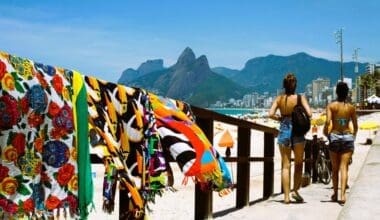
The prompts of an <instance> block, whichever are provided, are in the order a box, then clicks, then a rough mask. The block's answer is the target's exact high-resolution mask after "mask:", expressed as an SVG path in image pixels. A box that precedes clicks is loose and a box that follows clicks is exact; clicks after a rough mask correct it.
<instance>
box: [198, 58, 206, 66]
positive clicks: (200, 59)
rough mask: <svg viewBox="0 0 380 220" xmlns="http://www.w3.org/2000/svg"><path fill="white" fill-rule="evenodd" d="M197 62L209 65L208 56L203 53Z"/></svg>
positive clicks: (201, 64)
mask: <svg viewBox="0 0 380 220" xmlns="http://www.w3.org/2000/svg"><path fill="white" fill-rule="evenodd" d="M197 63H198V65H200V66H208V60H207V57H206V56H205V55H202V56H200V57H198V59H197Z"/></svg>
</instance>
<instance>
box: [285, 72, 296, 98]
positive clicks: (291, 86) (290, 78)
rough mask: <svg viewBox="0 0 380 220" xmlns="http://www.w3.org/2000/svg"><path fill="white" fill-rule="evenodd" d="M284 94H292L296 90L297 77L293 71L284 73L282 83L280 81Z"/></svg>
mask: <svg viewBox="0 0 380 220" xmlns="http://www.w3.org/2000/svg"><path fill="white" fill-rule="evenodd" d="M282 85H283V87H284V89H285V94H286V95H292V94H294V93H295V92H296V87H297V78H296V76H295V75H294V74H293V73H288V74H286V76H285V78H284V80H283V83H282Z"/></svg>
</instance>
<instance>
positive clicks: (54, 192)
mask: <svg viewBox="0 0 380 220" xmlns="http://www.w3.org/2000/svg"><path fill="white" fill-rule="evenodd" d="M71 75H72V73H71V72H70V71H68V70H65V69H61V68H56V67H51V66H46V65H43V64H39V63H35V62H33V61H30V60H26V59H22V58H19V57H16V56H12V55H9V54H6V53H3V52H0V81H1V85H0V147H1V158H0V212H1V213H2V215H3V216H8V217H7V218H11V216H17V215H18V216H20V215H23V214H25V215H26V216H29V217H32V216H35V217H49V216H50V217H51V216H53V215H54V213H55V210H57V212H56V214H58V213H59V211H58V210H59V209H61V208H62V209H64V211H65V212H66V211H68V212H69V214H71V215H72V216H75V215H76V214H78V198H77V195H78V169H77V148H76V146H75V141H74V123H73V112H72V107H73V106H72V105H73V104H72V102H71V93H72V87H71V81H72V79H71Z"/></svg>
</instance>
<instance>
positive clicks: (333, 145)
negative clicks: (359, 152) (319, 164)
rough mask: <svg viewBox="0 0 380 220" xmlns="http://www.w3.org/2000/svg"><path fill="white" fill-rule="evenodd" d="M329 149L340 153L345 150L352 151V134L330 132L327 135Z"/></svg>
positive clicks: (353, 139) (353, 147)
mask: <svg viewBox="0 0 380 220" xmlns="http://www.w3.org/2000/svg"><path fill="white" fill-rule="evenodd" d="M329 141H330V145H329V150H330V151H332V152H335V153H342V152H345V151H354V149H355V146H354V141H355V138H354V135H352V134H350V133H342V134H337V133H330V135H329Z"/></svg>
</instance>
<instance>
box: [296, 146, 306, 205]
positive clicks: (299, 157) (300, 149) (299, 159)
mask: <svg viewBox="0 0 380 220" xmlns="http://www.w3.org/2000/svg"><path fill="white" fill-rule="evenodd" d="M304 148H305V142H302V143H299V144H295V145H294V177H293V190H294V193H295V194H296V195H297V197H298V199H297V201H298V202H301V201H302V200H303V199H302V197H301V196H300V195H299V193H298V190H299V189H300V188H301V183H302V168H303V155H304Z"/></svg>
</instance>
